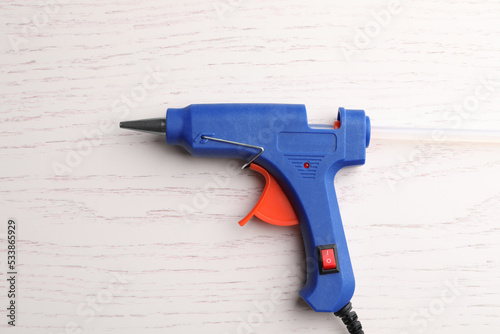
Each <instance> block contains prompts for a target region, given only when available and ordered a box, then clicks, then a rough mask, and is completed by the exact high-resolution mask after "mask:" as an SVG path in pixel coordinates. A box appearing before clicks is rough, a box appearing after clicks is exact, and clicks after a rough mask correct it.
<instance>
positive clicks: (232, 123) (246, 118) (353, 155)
mask: <svg viewBox="0 0 500 334" xmlns="http://www.w3.org/2000/svg"><path fill="white" fill-rule="evenodd" d="M337 119H338V120H340V122H341V126H340V128H338V129H334V128H333V120H332V124H331V125H328V126H321V127H311V126H309V125H308V123H307V114H306V109H305V106H304V105H294V104H198V105H191V106H188V107H186V108H183V109H168V110H167V118H166V124H167V131H166V137H167V143H168V144H170V145H180V146H183V147H184V148H185V149H186V150H187V151H188V152H190V153H191V154H193V155H195V156H209V157H223V158H239V159H244V160H246V161H248V160H250V159H251V158H252V157H254V156H255V155H256V154H257V153H258V152H259V150H258V149H255V148H249V147H243V146H239V145H234V144H229V143H223V142H217V141H212V140H207V139H203V137H204V136H207V137H215V138H219V139H224V140H230V141H234V142H239V143H245V144H249V145H253V146H259V147H263V148H264V152H263V153H262V154H261V155H260V156H259V157H258V158H257V159H256V160H255V163H256V164H258V165H260V166H262V167H263V168H265V169H266V170H267V171H268V172H269V173H271V175H272V176H273V177H274V178H275V179H276V180H277V181H278V183H279V184H280V185H281V187H282V189H283V190H284V192H285V193H286V195H287V196H288V198H289V200H290V202H291V203H292V206H293V207H294V209H295V212H296V214H297V217H298V219H299V221H300V227H301V230H302V235H303V238H304V246H305V251H306V260H307V261H306V263H307V281H306V284H305V286H304V287H303V288H302V289H301V291H300V296H301V297H302V298H303V299H304V300H305V301H306V302H307V303H308V304H309V305H310V306H311V307H312V308H313V309H314V310H315V311H318V312H337V311H339V310H340V309H341V308H342V307H344V306H345V305H346V304H347V303H348V302H349V301H350V299H351V297H352V295H353V293H354V285H355V284H354V274H353V270H352V266H351V261H350V258H349V251H348V249H347V243H346V239H345V235H344V229H343V227H342V221H341V218H340V212H339V207H338V204H337V198H336V195H335V189H334V186H333V179H334V176H335V174H336V173H337V171H338V170H339V169H341V168H342V167H344V166H350V165H359V164H364V162H365V151H366V147H368V144H369V141H370V120H369V118H368V117H367V116H365V112H364V111H363V110H345V109H343V108H340V109H339V112H338V116H337ZM306 167H307V168H306ZM325 245H336V251H337V257H338V263H337V269H338V272H335V273H328V274H321V273H320V266H321V263H319V259H318V248H321V246H325Z"/></svg>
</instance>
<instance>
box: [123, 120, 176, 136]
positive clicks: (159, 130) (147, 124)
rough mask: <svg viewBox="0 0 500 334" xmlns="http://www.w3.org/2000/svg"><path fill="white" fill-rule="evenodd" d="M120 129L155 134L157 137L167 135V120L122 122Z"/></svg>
mask: <svg viewBox="0 0 500 334" xmlns="http://www.w3.org/2000/svg"><path fill="white" fill-rule="evenodd" d="M120 128H122V129H128V130H134V131H141V132H147V133H153V134H157V135H165V132H166V130H167V122H166V120H165V118H149V119H139V120H136V121H126V122H120Z"/></svg>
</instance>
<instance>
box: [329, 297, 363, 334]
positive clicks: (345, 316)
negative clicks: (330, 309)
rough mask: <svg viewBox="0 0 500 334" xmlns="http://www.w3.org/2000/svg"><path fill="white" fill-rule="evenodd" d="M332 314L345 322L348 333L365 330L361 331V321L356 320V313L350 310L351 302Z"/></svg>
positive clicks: (357, 332)
mask: <svg viewBox="0 0 500 334" xmlns="http://www.w3.org/2000/svg"><path fill="white" fill-rule="evenodd" d="M334 314H335V315H336V316H337V317H339V318H340V319H342V322H343V323H344V324H345V326H346V327H347V330H348V331H349V333H350V334H365V332H363V326H361V322H359V320H358V315H357V314H356V312H354V311H352V305H351V302H349V303H347V305H346V306H344V307H343V308H341V309H340V311H338V312H335V313H334Z"/></svg>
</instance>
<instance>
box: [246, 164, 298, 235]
mask: <svg viewBox="0 0 500 334" xmlns="http://www.w3.org/2000/svg"><path fill="white" fill-rule="evenodd" d="M250 169H252V170H254V171H256V172H259V173H260V174H262V175H263V176H264V178H265V179H266V186H265V187H264V191H263V192H262V196H261V197H260V199H259V201H258V202H257V204H256V205H255V207H254V208H253V209H252V211H250V213H249V214H248V215H246V216H245V218H243V219H242V220H240V222H239V224H240V225H241V226H243V225H245V224H246V223H247V222H248V221H249V220H250V218H252V217H253V216H256V217H258V218H260V219H261V220H263V221H265V222H266V223H269V224H273V225H279V226H292V225H298V224H299V220H298V219H297V215H296V214H295V211H294V210H293V207H292V204H291V203H290V201H289V200H288V198H287V197H286V195H285V193H284V192H283V190H282V189H281V187H280V185H279V184H278V182H277V181H276V180H275V179H274V177H272V176H271V174H269V172H268V171H267V170H265V169H264V168H262V167H260V166H259V165H256V164H251V165H250Z"/></svg>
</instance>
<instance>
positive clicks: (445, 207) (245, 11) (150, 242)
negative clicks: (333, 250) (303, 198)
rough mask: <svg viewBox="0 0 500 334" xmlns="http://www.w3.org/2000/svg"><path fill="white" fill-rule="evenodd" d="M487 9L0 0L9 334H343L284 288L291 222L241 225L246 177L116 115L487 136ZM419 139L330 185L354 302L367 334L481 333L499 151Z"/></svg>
mask: <svg viewBox="0 0 500 334" xmlns="http://www.w3.org/2000/svg"><path fill="white" fill-rule="evenodd" d="M499 19H500V3H499V2H498V1H464V2H455V1H449V0H448V1H428V0H425V1H419V2H410V1H399V2H398V1H395V2H394V1H368V0H364V1H356V2H335V1H316V2H312V3H308V2H304V1H299V0H291V1H274V0H273V1H246V0H234V1H226V0H215V1H213V0H210V1H200V0H187V1H182V2H178V1H175V2H174V1H122V2H116V1H107V0H105V1H90V2H77V1H57V0H54V1H52V2H47V1H45V2H44V1H42V2H40V3H29V2H20V1H11V0H3V1H1V2H0V23H1V25H0V28H1V30H0V52H1V53H0V80H1V81H0V82H1V87H0V113H1V123H0V149H1V156H2V158H1V160H0V178H1V181H0V182H1V183H0V199H1V201H0V213H1V215H0V221H1V224H0V233H1V236H2V241H1V243H0V245H1V247H2V251H1V252H0V253H1V255H0V266H1V267H0V296H1V297H0V304H1V305H0V309H1V310H2V311H1V312H0V313H1V314H2V317H1V318H2V319H3V320H2V321H1V322H0V326H2V332H4V331H5V332H7V329H5V327H6V325H7V318H6V316H5V312H6V307H7V302H8V300H7V297H6V293H7V290H8V286H7V281H6V279H7V277H6V272H7V264H6V260H7V258H6V253H5V249H6V247H7V243H6V239H5V237H6V232H7V221H8V219H9V218H14V219H15V221H16V222H17V224H18V231H17V232H18V238H19V239H18V261H19V266H18V271H19V276H18V282H17V290H18V296H17V302H18V313H17V323H16V325H17V326H16V328H15V329H14V328H9V329H8V330H9V331H11V332H19V333H51V334H52V333H137V332H144V333H195V332H201V333H228V334H229V333H339V334H340V333H345V329H344V328H343V327H342V325H341V322H340V321H339V320H338V319H336V318H335V317H334V316H332V315H328V314H319V313H314V312H313V311H312V310H310V309H309V307H308V306H307V305H306V304H305V303H304V302H303V301H301V300H300V299H299V297H298V294H297V292H298V290H299V289H300V287H301V285H302V283H303V280H304V272H303V262H304V250H303V245H302V239H301V234H300V230H299V228H297V227H291V228H276V227H273V226H268V225H266V224H263V223H261V222H259V221H257V220H252V221H251V222H250V223H248V224H247V225H246V226H245V227H243V228H242V227H240V226H239V225H238V224H237V221H238V220H239V219H240V218H241V217H243V216H244V215H246V213H247V212H248V211H249V210H250V209H251V208H252V207H253V205H254V204H255V203H256V201H257V200H258V197H259V195H260V192H261V191H262V188H263V180H262V179H261V178H260V177H259V176H258V175H256V174H255V173H254V172H251V171H240V170H238V168H237V167H238V166H239V165H240V164H241V162H240V161H229V160H217V159H199V158H193V157H191V156H189V155H188V154H187V153H185V152H184V151H182V150H181V149H178V148H175V147H167V146H166V145H164V144H163V142H162V139H161V138H159V137H154V136H148V135H145V134H135V133H131V132H124V131H120V130H119V129H118V127H117V124H118V122H119V121H121V120H126V119H135V118H147V117H160V116H162V115H163V113H164V111H165V109H166V108H167V107H183V106H185V105H188V104H191V103H217V102H277V103H303V104H306V105H307V107H308V113H309V120H310V122H311V123H325V124H329V123H331V122H332V121H333V119H334V118H335V116H336V110H337V108H338V107H340V106H343V107H346V108H363V109H365V110H366V112H367V114H368V115H369V116H370V117H371V119H372V124H373V125H374V126H405V127H409V128H454V129H476V130H478V131H485V130H498V129H500V113H499V110H500V94H499V92H500V65H499V62H498V61H499V59H500V37H499V36H500V25H499V24H498V22H499ZM426 139H427V140H424V141H421V140H415V141H408V140H405V141H398V140H386V139H383V137H382V136H379V135H377V133H375V132H374V137H373V140H372V143H371V145H370V147H369V149H368V151H367V164H366V165H365V166H362V167H354V168H348V169H345V170H342V171H341V172H340V173H339V174H338V176H337V178H336V180H335V187H336V190H337V196H338V198H339V205H340V208H341V213H342V217H343V221H344V226H345V230H346V234H347V238H348V243H349V247H350V253H351V257H352V261H353V266H354V269H355V273H356V278H357V288H356V293H355V296H354V298H353V304H354V306H355V310H356V311H357V313H358V314H359V316H360V318H361V320H362V322H363V325H364V327H365V328H366V332H367V333H394V334H404V333H406V334H407V333H411V334H413V333H440V334H443V333H444V334H446V333H470V332H471V331H473V330H477V331H487V332H496V331H497V330H498V328H499V327H500V319H499V316H498V314H499V312H500V302H499V300H500V285H499V281H500V260H499V258H498V256H497V254H498V253H499V252H500V243H499V238H500V228H499V218H498V217H500V205H499V204H500V178H499V176H498V175H499V174H500V154H499V148H500V146H499V145H498V144H494V143H468V142H461V143H457V142H453V143H450V142H441V141H435V140H432V138H426ZM235 166H236V167H235ZM275 295H277V296H278V300H279V303H272V302H271V300H272V296H275Z"/></svg>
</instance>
